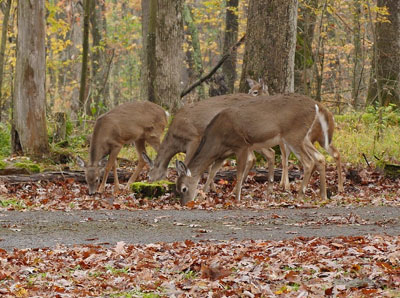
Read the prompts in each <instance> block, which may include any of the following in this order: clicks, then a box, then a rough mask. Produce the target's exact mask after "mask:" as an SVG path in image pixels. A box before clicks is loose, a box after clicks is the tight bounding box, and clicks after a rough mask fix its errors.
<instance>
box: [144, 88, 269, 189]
mask: <svg viewBox="0 0 400 298" xmlns="http://www.w3.org/2000/svg"><path fill="white" fill-rule="evenodd" d="M250 99H254V98H253V97H252V96H250V95H247V94H230V95H222V96H215V97H211V98H209V99H206V100H202V101H200V102H196V103H194V104H191V105H187V106H184V107H183V108H181V109H180V110H179V111H178V112H177V113H176V114H175V116H174V119H173V120H172V122H171V124H170V125H169V128H168V132H167V134H166V135H165V137H164V139H163V141H162V143H161V145H160V150H159V151H158V154H157V156H156V158H155V160H154V162H153V161H152V160H151V159H150V158H149V157H148V156H147V155H146V154H143V157H144V159H145V160H146V161H147V162H148V163H149V164H150V171H149V174H148V175H149V180H150V181H157V180H162V179H165V177H166V173H167V168H168V164H169V162H170V160H171V159H172V157H173V156H174V155H175V154H177V153H180V152H185V153H186V157H185V163H189V161H190V159H191V158H192V157H193V155H194V153H195V151H196V149H197V147H198V145H199V144H200V141H201V138H202V136H203V134H204V130H205V129H206V127H207V125H208V124H209V123H210V121H211V119H213V117H214V116H215V115H217V114H218V113H219V112H220V111H222V110H223V109H225V108H227V107H230V106H235V105H239V104H242V103H246V101H247V100H250ZM261 153H262V154H263V155H264V156H265V157H266V159H267V161H268V166H269V169H270V170H269V171H268V172H269V177H268V181H272V180H273V170H271V169H273V167H274V157H275V152H274V151H273V150H272V149H269V148H263V149H262V150H261ZM222 162H223V160H220V161H217V162H216V163H215V164H213V166H212V167H210V169H209V175H208V177H207V181H206V183H205V184H204V190H205V191H207V190H208V188H211V189H213V190H215V185H214V180H213V179H214V176H215V174H216V172H217V170H218V169H219V168H220V166H221V164H222ZM271 188H272V185H271V186H270V187H269V189H271Z"/></svg>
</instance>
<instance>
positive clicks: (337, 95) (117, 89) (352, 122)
mask: <svg viewBox="0 0 400 298" xmlns="http://www.w3.org/2000/svg"><path fill="white" fill-rule="evenodd" d="M24 3H25V2H24V1H22V2H21V1H20V3H18V1H12V0H3V1H1V3H0V4H1V10H2V15H1V19H0V22H1V24H2V39H1V48H0V85H1V89H0V90H1V91H0V122H1V136H2V137H1V142H2V149H1V151H2V155H5V156H7V155H9V154H11V153H19V154H25V155H31V156H41V157H43V156H45V155H46V154H47V153H48V152H51V151H54V150H57V146H58V145H59V142H60V141H64V140H66V139H67V141H68V142H69V143H68V146H73V145H74V144H75V143H79V144H81V145H82V146H84V144H85V138H86V135H88V134H90V129H91V127H92V123H93V120H94V119H95V118H96V117H97V116H98V115H99V114H101V113H103V112H105V111H107V110H109V109H111V108H112V107H114V106H116V105H118V104H120V103H123V102H126V101H131V100H151V101H154V102H156V103H159V104H161V105H163V106H164V107H165V108H166V109H168V110H170V111H171V112H174V111H175V110H176V109H178V108H179V107H180V106H182V105H183V104H185V103H187V102H193V101H197V100H201V99H202V98H206V97H208V96H210V95H217V94H223V93H233V92H247V90H248V86H247V83H246V81H245V79H246V78H247V77H251V78H253V79H256V80H257V79H260V78H262V79H263V80H264V81H265V82H266V84H267V85H268V87H269V91H270V92H271V93H279V92H287V91H289V92H292V91H295V92H299V93H303V94H307V95H309V96H311V97H313V98H314V99H316V100H318V101H323V102H324V103H325V104H326V105H328V106H329V108H330V110H331V111H333V112H334V113H335V114H336V115H337V117H336V119H337V122H338V125H339V127H340V128H342V129H341V132H339V133H338V136H336V138H339V141H337V142H339V145H338V147H339V148H340V149H341V150H342V151H344V155H345V156H347V157H348V159H347V160H348V161H350V162H355V163H360V162H363V158H362V153H367V154H368V155H369V156H371V158H372V157H373V156H375V157H377V159H381V158H382V157H384V158H386V159H394V160H397V159H398V152H397V151H398V149H397V148H398V147H399V146H398V141H396V140H395V138H393V137H394V135H395V134H396V133H397V129H398V121H399V118H400V117H399V114H398V113H397V108H398V105H399V104H400V100H399V94H400V92H399V73H400V58H399V57H400V50H399V38H400V34H399V32H400V24H399V22H398V19H399V13H400V4H399V3H398V1H396V0H378V1H373V0H300V1H294V0H293V1H287V2H285V3H281V1H266V0H264V1H255V0H250V1H238V0H228V1H225V0H210V1H200V0H187V1H183V0H179V1H162V2H160V1H159V2H157V1H136V0H135V1H113V0H87V1H76V0H74V1H73V0H49V1H43V0H41V1H37V2H34V5H33V7H32V5H31V7H29V5H25V4H24ZM36 5H37V6H36ZM42 6H45V9H44V10H43V9H41V7H42ZM25 10H26V12H25V13H27V15H28V16H32V18H31V19H32V20H33V21H32V22H31V23H30V25H28V26H25V27H23V24H22V23H24V20H25V19H27V18H24V17H23V15H24V11H25ZM29 10H31V11H29ZM18 12H20V19H19V17H18ZM28 12H29V13H28ZM35 19H36V20H39V21H38V22H37V23H34V20H35ZM19 20H20V21H19ZM40 20H42V22H40ZM43 21H45V26H43V27H45V28H43V30H44V31H43V34H45V39H44V44H43V45H42V48H43V50H44V51H45V52H44V55H45V69H43V70H38V73H37V74H35V75H37V76H38V77H42V78H41V81H40V82H39V83H38V84H39V85H40V84H41V86H42V87H43V85H44V87H43V88H44V89H43V92H39V93H38V94H36V95H38V96H36V95H35V96H33V97H32V99H29V100H26V96H23V95H19V94H20V92H19V90H20V89H21V88H24V86H25V87H26V84H24V82H26V74H25V76H24V75H22V74H21V73H23V72H22V71H20V72H18V63H17V60H18V54H17V53H18V52H21V57H26V56H29V52H25V53H22V52H23V51H31V52H32V51H33V52H35V51H36V50H35V49H30V50H28V46H26V47H25V48H24V47H21V49H20V50H19V49H18V31H19V32H20V37H19V38H20V39H21V40H26V41H28V40H29V38H31V42H30V44H31V45H34V46H35V47H36V48H38V43H37V40H36V41H34V40H33V37H29V36H32V34H30V33H29V32H35V34H33V36H40V34H39V35H38V34H36V33H37V32H39V31H37V30H39V29H40V27H41V24H43ZM35 24H36V25H35ZM285 24H287V26H286V25H285ZM36 26H37V28H36ZM24 28H25V29H24ZM38 28H39V29H38ZM24 30H26V32H28V33H26V34H27V35H26V36H28V37H26V38H25V37H24ZM29 30H33V31H29ZM35 30H36V31H35ZM290 32H294V36H295V39H293V38H292V39H291V38H290ZM245 35H246V38H245V40H244V41H243V39H241V38H242V37H244V36H245ZM239 40H241V41H242V42H241V43H240V44H238V45H237V48H234V49H232V46H234V45H235V44H236V43H237V42H238V41H239ZM20 44H21V46H22V44H23V42H22V41H21V43H20ZM39 48H40V47H39ZM289 49H293V50H294V51H291V50H289ZM27 53H28V54H27ZM226 53H229V54H230V56H229V57H228V59H227V60H226V61H225V62H224V63H223V64H222V67H220V68H219V69H218V71H217V72H216V74H215V75H213V76H212V77H211V78H210V79H208V80H207V81H206V82H205V83H203V84H201V85H200V86H198V87H197V88H196V89H195V90H193V91H191V92H189V93H188V94H187V95H185V96H181V95H182V94H183V92H184V91H185V90H187V88H188V87H189V86H191V85H192V84H193V83H194V82H196V81H198V80H199V78H201V77H204V76H205V75H206V74H209V73H210V71H211V70H212V69H213V68H214V67H215V66H216V65H217V64H218V62H220V61H221V58H222V57H224V54H226ZM39 56H40V55H39ZM33 69H34V70H35V71H36V70H37V69H36V68H35V67H33ZM38 69H39V68H38ZM293 69H294V72H293ZM36 83H37V82H36ZM27 88H29V86H28V87H27ZM39 89H40V88H39ZM31 100H33V102H30V101H31ZM19 103H21V104H19ZM27 106H29V107H30V108H28V107H27ZM29 110H34V111H35V112H34V113H36V115H40V116H39V117H38V118H37V119H36V120H35V121H34V123H35V125H33V124H32V123H28V122H25V121H26V119H29V117H28V116H27V115H28V114H29V113H30V112H29ZM60 117H61V120H62V119H66V124H65V125H64V126H65V127H61V137H60V136H58V134H59V133H60V131H59V129H60V128H59V127H58V126H57V119H58V121H59V120H60ZM39 118H40V119H41V120H40V121H38V119H39ZM18 119H23V120H18ZM88 130H89V131H88ZM64 131H65V132H64ZM339 131H340V129H339ZM354 132H356V134H354ZM9 136H11V138H10V137H9ZM24 136H26V137H24ZM32 136H35V137H32ZM383 137H384V138H383ZM382 139H383V140H382ZM74 142H75V143H74ZM355 143H356V144H357V146H355ZM49 145H50V146H49ZM86 145H87V143H86ZM64 146H65V143H64ZM354 150H356V151H354Z"/></svg>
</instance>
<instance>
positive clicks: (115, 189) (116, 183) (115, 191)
mask: <svg viewBox="0 0 400 298" xmlns="http://www.w3.org/2000/svg"><path fill="white" fill-rule="evenodd" d="M117 168H118V162H117V159H115V162H114V167H113V171H114V194H117V193H118V191H119V180H118V172H117Z"/></svg>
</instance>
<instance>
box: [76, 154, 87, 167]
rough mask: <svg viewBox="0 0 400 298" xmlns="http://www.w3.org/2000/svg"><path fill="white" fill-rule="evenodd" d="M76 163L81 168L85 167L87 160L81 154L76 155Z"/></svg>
mask: <svg viewBox="0 0 400 298" xmlns="http://www.w3.org/2000/svg"><path fill="white" fill-rule="evenodd" d="M76 163H77V164H78V166H80V167H81V168H85V167H86V162H85V161H84V160H83V159H82V158H81V157H80V156H79V155H78V156H77V157H76Z"/></svg>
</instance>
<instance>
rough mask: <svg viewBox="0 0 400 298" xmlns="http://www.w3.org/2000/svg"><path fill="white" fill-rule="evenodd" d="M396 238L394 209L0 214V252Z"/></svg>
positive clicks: (398, 213)
mask: <svg viewBox="0 0 400 298" xmlns="http://www.w3.org/2000/svg"><path fill="white" fill-rule="evenodd" d="M384 233H386V234H389V235H400V207H360V208H344V207H340V208H317V209H288V208H286V209H269V210H263V211H254V210H226V211H224V210H221V211H202V210H154V211H143V210H138V211H105V210H101V211H73V212H51V211H30V212H14V211H5V212H0V248H2V249H6V250H12V249H13V248H39V247H53V246H55V245H56V244H65V245H74V244H102V245H109V246H113V245H115V244H116V243H117V242H119V241H124V242H125V243H154V242H173V241H183V240H186V239H191V240H194V241H196V240H230V239H238V240H242V239H262V240H280V239H282V240H283V239H289V238H294V237H298V236H305V237H335V236H358V235H367V234H372V235H374V234H384Z"/></svg>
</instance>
